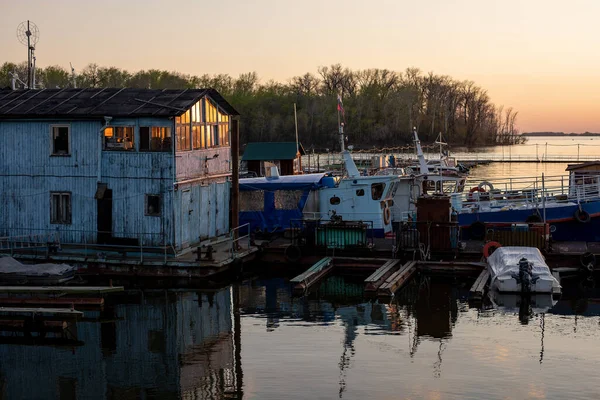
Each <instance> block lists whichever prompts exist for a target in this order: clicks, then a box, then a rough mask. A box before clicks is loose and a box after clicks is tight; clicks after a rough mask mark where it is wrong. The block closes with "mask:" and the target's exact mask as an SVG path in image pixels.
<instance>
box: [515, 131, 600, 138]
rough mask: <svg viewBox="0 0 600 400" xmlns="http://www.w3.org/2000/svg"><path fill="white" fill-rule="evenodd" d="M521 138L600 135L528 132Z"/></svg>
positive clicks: (592, 133) (589, 133) (589, 134)
mask: <svg viewBox="0 0 600 400" xmlns="http://www.w3.org/2000/svg"><path fill="white" fill-rule="evenodd" d="M521 136H527V137H531V136H600V133H594V132H583V133H564V132H526V133H523V134H521Z"/></svg>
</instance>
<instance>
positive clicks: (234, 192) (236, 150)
mask: <svg viewBox="0 0 600 400" xmlns="http://www.w3.org/2000/svg"><path fill="white" fill-rule="evenodd" d="M231 163H232V168H231V224H230V229H234V228H237V227H238V226H239V225H240V214H239V211H240V117H239V116H236V117H234V118H233V119H232V120H231ZM236 232H237V231H236ZM234 239H236V238H235V237H234Z"/></svg>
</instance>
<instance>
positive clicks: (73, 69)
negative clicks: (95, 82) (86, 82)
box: [69, 62, 77, 89]
mask: <svg viewBox="0 0 600 400" xmlns="http://www.w3.org/2000/svg"><path fill="white" fill-rule="evenodd" d="M69 65H70V66H71V79H72V80H73V81H72V84H73V89H77V79H76V78H75V68H73V64H71V63H70V62H69Z"/></svg>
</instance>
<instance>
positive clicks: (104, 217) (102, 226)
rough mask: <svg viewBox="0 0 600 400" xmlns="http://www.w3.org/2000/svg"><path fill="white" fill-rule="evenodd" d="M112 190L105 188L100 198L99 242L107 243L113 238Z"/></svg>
mask: <svg viewBox="0 0 600 400" xmlns="http://www.w3.org/2000/svg"><path fill="white" fill-rule="evenodd" d="M112 206H113V203H112V190H111V189H106V190H104V193H103V196H102V197H101V198H99V199H98V243H100V244H107V243H109V242H110V241H111V239H112Z"/></svg>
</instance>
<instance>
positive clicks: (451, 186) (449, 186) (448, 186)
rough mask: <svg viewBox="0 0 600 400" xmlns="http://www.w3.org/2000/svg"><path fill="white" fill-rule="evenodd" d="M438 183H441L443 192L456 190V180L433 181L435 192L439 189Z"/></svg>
mask: <svg viewBox="0 0 600 400" xmlns="http://www.w3.org/2000/svg"><path fill="white" fill-rule="evenodd" d="M440 185H442V190H441V191H442V192H443V193H454V192H455V191H456V182H455V181H437V182H436V183H435V190H436V191H437V192H439V191H440Z"/></svg>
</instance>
